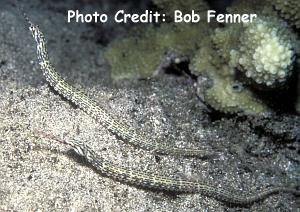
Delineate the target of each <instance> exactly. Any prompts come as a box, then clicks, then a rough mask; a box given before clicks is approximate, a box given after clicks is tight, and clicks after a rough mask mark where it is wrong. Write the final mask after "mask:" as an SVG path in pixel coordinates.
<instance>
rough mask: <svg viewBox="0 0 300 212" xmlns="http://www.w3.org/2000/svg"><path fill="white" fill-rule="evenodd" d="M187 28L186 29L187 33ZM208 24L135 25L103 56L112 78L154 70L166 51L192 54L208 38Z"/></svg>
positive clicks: (148, 74) (138, 74)
mask: <svg viewBox="0 0 300 212" xmlns="http://www.w3.org/2000/svg"><path fill="white" fill-rule="evenodd" d="M187 32H188V33H187ZM209 32H210V29H209V28H208V26H207V24H204V23H203V24H201V25H197V26H195V25H189V24H176V25H175V24H164V25H161V26H160V27H156V28H155V27H152V26H148V27H144V28H139V29H134V30H132V31H131V33H130V36H128V37H127V38H121V39H117V40H115V41H114V42H112V44H111V45H110V46H109V47H108V48H107V50H106V53H105V57H106V59H107V60H108V62H109V63H110V65H111V67H112V78H113V79H115V80H117V79H122V78H146V77H150V76H152V74H153V73H154V72H155V71H156V70H157V68H158V67H159V65H160V62H161V60H162V58H163V57H164V55H165V54H166V53H167V52H168V51H172V52H176V53H177V54H178V55H182V56H191V55H193V54H194V52H195V51H196V49H197V48H198V47H199V46H201V45H202V43H203V42H205V40H206V39H208V38H209V34H210V33H209Z"/></svg>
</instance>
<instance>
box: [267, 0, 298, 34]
mask: <svg viewBox="0 0 300 212" xmlns="http://www.w3.org/2000/svg"><path fill="white" fill-rule="evenodd" d="M268 1H269V2H270V3H271V4H272V5H273V6H274V7H275V9H276V10H278V11H279V14H280V16H281V17H283V18H284V19H286V20H287V21H289V23H290V24H291V25H294V26H296V27H297V28H300V1H299V0H268Z"/></svg>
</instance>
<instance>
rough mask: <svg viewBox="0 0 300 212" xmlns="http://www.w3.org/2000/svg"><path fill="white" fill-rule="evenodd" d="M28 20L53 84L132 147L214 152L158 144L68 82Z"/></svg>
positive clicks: (164, 152)
mask: <svg viewBox="0 0 300 212" xmlns="http://www.w3.org/2000/svg"><path fill="white" fill-rule="evenodd" d="M24 16H25V19H26V21H27V22H28V24H29V29H30V31H31V33H32V36H33V38H34V40H35V42H36V46H37V56H38V61H39V64H40V66H41V69H42V71H43V75H44V77H45V78H46V80H47V82H48V83H49V84H50V86H51V87H52V88H53V89H54V90H56V91H57V92H58V93H59V94H60V95H61V96H63V97H65V98H66V99H68V100H69V101H71V102H73V103H74V104H75V105H77V106H78V107H79V108H81V109H82V110H83V111H85V112H86V113H87V114H89V115H90V116H91V117H93V118H94V119H95V120H97V121H99V122H100V123H101V124H102V125H103V126H104V127H106V128H107V129H108V130H109V131H110V132H112V133H113V134H115V135H117V136H118V137H119V138H121V140H123V141H125V142H127V143H129V144H131V145H132V146H135V147H138V148H141V149H144V150H147V151H150V152H152V153H154V154H162V155H174V156H183V157H207V156H213V155H214V154H213V153H211V152H209V151H205V150H200V149H192V148H176V147H170V146H167V145H164V144H156V143H155V142H154V141H150V140H149V139H146V138H145V136H143V135H142V134H140V133H138V132H137V131H135V130H133V129H130V128H129V127H128V126H127V125H126V124H125V123H124V122H121V121H119V120H117V119H116V118H114V117H112V116H111V115H110V114H109V113H108V112H107V111H105V110H104V109H103V108H101V107H100V106H98V105H97V103H96V102H95V101H93V100H92V99H90V98H89V97H88V96H87V95H86V94H84V93H83V92H82V91H80V90H78V89H77V88H75V87H73V86H72V85H70V84H69V83H68V82H66V81H65V80H64V79H63V78H62V77H61V76H60V74H59V73H58V72H57V71H56V70H55V68H54V67H53V65H52V64H51V62H50V59H49V56H48V51H47V48H46V42H45V38H44V35H43V33H42V32H41V31H40V29H39V27H38V26H37V25H35V24H33V23H32V22H31V21H30V20H29V19H28V17H27V16H26V14H24Z"/></svg>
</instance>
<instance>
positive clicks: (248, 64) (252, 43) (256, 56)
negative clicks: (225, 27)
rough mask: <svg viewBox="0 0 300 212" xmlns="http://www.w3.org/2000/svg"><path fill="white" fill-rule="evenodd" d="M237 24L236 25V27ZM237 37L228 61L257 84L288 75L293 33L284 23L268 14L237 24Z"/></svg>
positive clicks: (271, 83) (281, 79)
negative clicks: (240, 25)
mask: <svg viewBox="0 0 300 212" xmlns="http://www.w3.org/2000/svg"><path fill="white" fill-rule="evenodd" d="M236 28H237V27H236ZM238 29H240V39H239V42H238V45H237V46H234V45H236V43H233V46H232V47H231V48H232V49H231V50H230V51H229V52H227V53H229V55H230V65H232V66H233V67H236V68H238V69H239V70H240V71H242V72H244V73H245V76H246V77H248V78H251V79H252V80H253V81H255V82H256V83H258V84H263V85H266V86H276V84H280V83H282V82H285V81H286V80H287V79H288V77H289V76H290V75H291V70H292V68H293V62H294V59H295V54H296V52H295V49H294V47H295V44H294V35H293V33H292V32H291V31H290V30H289V29H288V28H287V26H286V24H285V23H284V22H283V21H281V20H279V19H277V18H271V17H260V18H258V19H257V20H256V21H255V22H254V23H251V24H244V27H242V28H241V27H239V28H238Z"/></svg>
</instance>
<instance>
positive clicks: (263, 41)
mask: <svg viewBox="0 0 300 212" xmlns="http://www.w3.org/2000/svg"><path fill="white" fill-rule="evenodd" d="M154 3H155V4H156V5H157V6H158V7H159V8H160V9H162V10H163V11H164V12H166V13H167V14H168V15H169V16H171V17H172V14H173V11H174V10H175V9H180V10H181V11H183V12H190V11H191V10H195V11H196V12H197V13H200V14H201V12H203V11H206V10H207V9H208V5H207V4H206V3H205V2H204V1H195V0H187V1H182V0H178V1H171V0H154ZM277 9H278V8H277ZM227 11H228V12H230V13H256V14H258V18H257V19H256V20H255V21H254V22H253V23H243V24H226V25H225V26H224V27H219V28H216V27H215V26H216V23H213V24H210V25H208V24H207V23H206V22H205V21H202V22H200V23H198V24H194V25H192V24H172V23H165V24H160V26H156V27H154V26H147V27H145V26H144V27H140V28H137V29H134V30H131V32H130V34H129V36H128V37H127V38H119V39H117V40H115V41H113V42H112V44H111V45H110V46H109V47H108V48H107V50H106V53H105V56H106V58H107V60H108V62H109V63H110V65H111V67H112V78H113V79H122V78H146V77H150V76H152V75H153V73H157V71H158V70H160V69H161V68H164V67H166V66H164V65H163V64H164V61H165V58H168V57H169V56H170V55H172V56H174V55H175V59H177V57H178V58H179V59H180V58H181V57H186V58H187V59H188V60H189V61H190V64H189V67H190V70H191V72H192V74H194V75H196V76H199V75H202V74H207V76H208V77H209V78H210V80H211V82H212V83H211V85H210V86H207V87H205V89H203V90H202V96H201V97H203V99H204V101H205V102H206V103H208V104H209V105H210V106H212V107H213V108H215V109H216V110H219V111H222V112H225V113H240V112H242V113H244V114H252V115H253V114H260V113H263V112H266V111H268V110H269V108H268V107H267V106H266V105H265V103H264V102H263V101H261V100H260V99H259V98H258V97H257V95H256V92H258V91H257V90H256V91H255V89H254V90H253V89H250V88H249V87H250V85H249V83H250V84H251V87H255V88H268V90H269V89H273V90H276V89H280V87H282V86H284V85H285V83H286V82H287V79H288V78H289V76H290V75H292V74H293V73H292V72H293V71H294V70H293V68H294V65H295V63H294V61H295V57H296V55H297V54H299V52H300V51H299V50H300V44H299V41H297V37H296V35H295V34H294V33H293V32H292V30H291V29H290V28H289V26H288V25H287V23H286V22H284V21H283V20H282V19H281V18H280V17H279V16H278V13H277V12H276V11H275V10H274V8H273V6H272V4H270V2H269V0H253V1H247V0H235V1H233V4H232V6H231V7H230V8H227ZM281 11H284V10H283V9H282V10H281ZM293 20H294V19H293ZM170 52H171V53H174V54H170ZM174 61H175V63H176V60H173V62H174ZM171 62H172V61H171ZM238 80H240V81H238ZM200 81H201V80H200ZM299 81H300V80H299ZM299 84H300V82H299ZM298 87H300V85H299V86H298ZM298 90H300V89H299V88H298ZM259 92H264V91H263V90H260V91H259ZM299 93H300V91H299ZM259 96H261V95H259ZM299 96H300V95H299ZM298 102H300V100H299V101H298ZM299 105H300V103H297V107H298V108H299V107H300V106H299ZM298 110H300V109H298Z"/></svg>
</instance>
